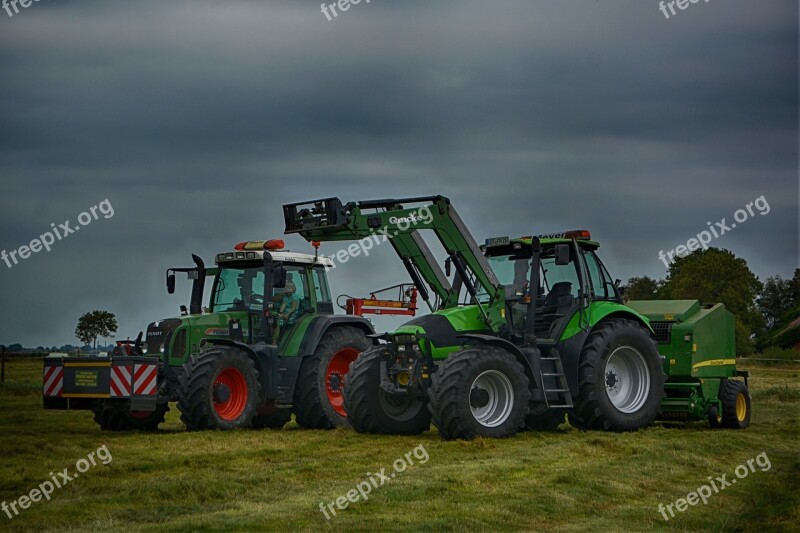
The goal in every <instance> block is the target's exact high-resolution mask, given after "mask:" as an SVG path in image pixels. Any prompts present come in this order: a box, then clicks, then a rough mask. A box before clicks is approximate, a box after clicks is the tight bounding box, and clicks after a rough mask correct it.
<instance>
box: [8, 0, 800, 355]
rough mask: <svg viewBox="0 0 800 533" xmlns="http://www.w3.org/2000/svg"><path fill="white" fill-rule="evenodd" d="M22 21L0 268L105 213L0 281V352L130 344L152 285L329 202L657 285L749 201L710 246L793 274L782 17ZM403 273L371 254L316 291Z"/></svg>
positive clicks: (751, 6)
mask: <svg viewBox="0 0 800 533" xmlns="http://www.w3.org/2000/svg"><path fill="white" fill-rule="evenodd" d="M19 9H20V11H19V13H17V14H13V9H12V14H13V16H12V17H9V16H7V14H6V12H5V11H0V74H1V75H2V91H1V92H0V121H2V128H0V176H1V177H2V181H0V228H2V232H1V233H0V250H5V251H6V252H10V251H12V250H16V249H17V248H18V247H19V246H21V245H26V244H28V243H30V241H31V240H32V239H34V238H36V237H38V236H39V235H41V234H42V233H44V232H45V231H47V230H49V229H50V228H51V223H54V224H55V225H56V226H58V225H59V224H62V223H64V221H66V220H69V221H70V226H75V225H76V224H77V217H78V215H79V214H80V213H81V212H83V211H86V210H88V209H89V208H91V207H92V206H94V205H98V204H99V203H100V202H101V201H103V200H105V199H108V201H109V202H108V203H109V204H110V205H111V206H112V207H113V210H114V211H113V212H114V214H113V216H111V217H110V218H104V215H103V214H102V213H101V212H100V211H99V210H96V211H95V212H96V213H97V214H98V215H99V216H98V219H97V220H94V221H92V222H91V223H90V224H88V225H86V226H83V227H81V229H80V231H78V232H76V233H73V234H71V235H68V236H66V237H64V238H63V239H62V240H60V241H57V242H55V243H54V244H53V245H52V247H51V251H49V252H47V251H44V250H43V251H40V252H39V253H36V254H33V255H31V256H30V257H29V258H27V259H24V260H21V261H20V262H19V264H16V265H14V264H13V262H11V264H12V267H11V268H9V267H8V266H7V265H6V264H5V263H4V262H0V295H2V305H1V306H0V309H2V310H1V311H0V343H7V344H8V343H14V342H20V343H23V344H24V345H28V346H34V347H35V346H37V345H52V344H57V345H60V344H63V343H77V341H76V340H75V338H74V335H73V331H74V328H75V324H76V321H77V319H78V317H79V316H80V315H81V314H82V313H84V312H86V311H89V310H92V309H104V310H108V311H111V312H113V313H115V314H116V315H117V317H118V319H119V323H120V330H119V337H124V336H127V335H130V336H132V337H133V336H135V335H136V334H137V333H138V331H140V330H142V329H144V328H145V326H146V324H147V323H148V322H150V321H152V320H155V319H158V318H166V317H168V316H174V315H176V314H177V312H178V306H179V305H180V304H181V303H187V302H186V300H187V299H188V293H189V287H188V285H187V284H186V281H185V280H183V279H181V280H179V287H178V293H177V294H176V295H174V296H168V295H167V294H166V291H165V289H164V271H165V269H166V268H167V267H170V266H189V265H190V264H191V261H190V254H191V253H197V254H199V255H201V256H203V257H205V258H207V259H208V260H209V261H210V260H211V259H212V258H213V255H214V254H215V253H216V252H220V251H224V250H227V249H230V248H231V247H232V246H233V245H234V244H235V243H236V242H239V241H242V240H248V239H263V238H271V237H278V236H280V235H281V234H282V231H283V219H282V214H281V209H280V206H281V204H283V203H286V202H293V201H302V200H309V199H313V198H322V197H326V196H339V197H341V198H342V199H343V200H345V201H350V200H363V199H370V198H381V197H398V196H417V195H428V194H443V195H446V196H449V197H451V198H452V200H453V203H454V205H455V206H456V207H457V208H458V210H459V212H460V213H461V215H462V217H463V218H464V219H465V221H466V222H467V224H468V225H469V227H470V228H471V230H472V231H473V233H474V234H475V236H476V238H477V239H478V240H483V239H484V238H486V237H489V236H497V235H509V234H510V235H523V234H530V233H532V232H536V233H547V232H553V231H559V230H565V229H572V228H588V229H590V230H591V231H592V233H593V235H594V236H595V238H596V239H598V240H599V241H600V242H601V243H602V248H601V252H602V257H603V258H604V260H605V262H606V265H607V266H608V268H609V270H610V271H611V273H612V275H613V276H615V277H619V278H622V279H627V278H628V277H630V276H636V275H645V274H646V275H650V276H653V277H659V278H661V277H664V275H665V273H666V268H665V266H664V264H663V263H662V262H661V261H660V260H659V258H658V252H659V250H665V251H667V250H670V249H673V248H675V247H676V246H677V245H679V244H681V243H684V244H685V243H686V241H687V240H688V239H689V238H691V237H692V236H694V235H696V234H697V233H699V232H700V231H702V230H704V229H706V228H707V222H712V223H713V222H716V221H720V220H721V219H723V218H726V219H727V222H726V224H727V225H730V223H731V222H732V220H733V216H734V212H735V211H736V210H737V209H740V208H744V207H745V206H746V204H748V203H749V202H753V201H754V200H755V199H756V198H758V197H761V196H764V198H765V201H766V203H768V205H769V212H768V213H767V214H765V215H761V214H760V213H759V211H758V210H757V209H755V210H754V215H753V216H752V217H750V216H748V220H746V221H745V222H743V223H741V224H737V227H736V228H733V229H731V230H730V231H729V232H728V233H726V234H725V235H723V236H721V237H720V238H719V239H715V240H714V242H713V245H714V246H718V247H722V248H726V249H729V250H731V251H733V252H734V253H735V254H736V255H737V256H739V257H743V258H744V259H746V260H747V262H748V264H749V266H750V267H751V268H752V269H753V271H754V272H755V273H756V274H757V275H758V276H759V277H761V279H762V280H763V279H765V278H766V277H767V276H769V275H773V274H780V275H782V276H783V277H789V276H791V273H792V271H793V269H794V268H796V267H797V266H798V264H800V258H799V257H798V29H797V28H798V3H797V1H796V0H760V1H758V2H755V1H753V0H725V1H719V0H716V1H713V2H708V3H705V2H700V3H697V4H690V5H689V7H688V9H686V10H685V11H678V12H677V13H676V15H671V14H670V18H669V19H667V18H666V17H665V15H664V14H663V13H662V12H661V11H660V10H659V8H658V2H657V1H655V0H625V1H623V0H617V1H612V0H602V1H592V0H537V1H531V0H519V1H501V0H493V1H488V0H483V1H472V0H458V1H425V2H422V1H409V0H404V1H402V2H390V1H389V0H372V2H371V3H369V4H367V3H366V2H363V1H362V2H361V3H360V4H358V5H353V6H351V8H350V9H349V10H348V11H347V12H344V13H340V15H339V16H338V17H336V18H334V19H333V20H331V21H328V20H327V18H326V16H325V15H324V14H323V13H322V12H321V10H320V1H319V0H317V1H297V0H292V1H289V0H286V1H258V2H256V1H226V2H210V1H197V0H193V1H191V2H189V1H186V0H183V1H182V0H172V1H170V2H144V1H130V0H128V1H124V2H123V1H82V2H78V1H67V0H58V1H54V2H48V1H45V0H42V1H41V2H35V3H33V4H31V5H30V7H28V8H21V7H20V8H19ZM762 205H763V204H762ZM107 212H109V211H108V210H107ZM287 242H288V244H289V247H290V248H292V249H293V250H298V251H306V250H310V247H309V246H308V245H307V244H306V243H305V241H303V240H302V239H301V238H299V237H296V236H292V237H289V238H288V239H287ZM338 249H339V245H336V244H327V245H325V246H324V247H323V250H324V251H327V252H328V253H335V251H337V250H338ZM406 278H407V276H406V275H405V272H404V270H403V268H402V266H401V265H400V264H399V262H398V261H396V260H395V257H394V255H393V252H392V250H391V248H390V247H389V246H388V245H386V246H384V247H383V248H382V249H380V250H377V252H376V253H375V254H373V255H371V256H370V257H369V258H364V257H359V258H357V259H354V260H353V261H352V262H350V263H348V264H347V265H346V266H345V267H342V268H337V269H336V270H335V271H334V272H333V273H332V276H331V283H332V285H333V286H334V292H335V293H336V294H338V293H341V292H346V293H350V294H354V295H356V294H361V295H366V294H367V293H368V292H369V291H371V290H374V289H377V288H380V287H382V286H387V285H391V284H393V283H399V282H402V281H406ZM394 323H395V324H397V323H398V322H397V321H395V322H394ZM381 325H383V323H382V324H381Z"/></svg>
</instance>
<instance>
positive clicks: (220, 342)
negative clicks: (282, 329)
mask: <svg viewBox="0 0 800 533" xmlns="http://www.w3.org/2000/svg"><path fill="white" fill-rule="evenodd" d="M206 342H207V343H208V344H211V345H214V346H225V347H227V348H231V349H233V350H237V351H240V352H242V353H244V354H246V355H247V357H249V358H250V359H251V360H252V361H253V364H255V366H256V370H258V376H259V377H258V379H259V385H261V387H260V391H259V400H260V402H259V403H261V404H264V403H267V402H268V401H273V400H276V403H281V402H280V400H281V399H282V398H279V392H280V387H279V381H280V372H279V369H280V358H279V357H278V347H277V346H275V345H272V344H265V343H263V342H261V343H258V344H254V345H249V344H245V343H243V342H238V341H234V340H230V339H213V338H209V339H206ZM288 403H291V397H290V398H289V402H288Z"/></svg>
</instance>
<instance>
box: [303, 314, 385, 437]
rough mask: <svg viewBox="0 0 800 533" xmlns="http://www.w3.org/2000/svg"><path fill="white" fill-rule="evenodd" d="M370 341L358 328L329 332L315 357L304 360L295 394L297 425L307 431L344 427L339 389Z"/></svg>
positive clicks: (336, 329)
mask: <svg viewBox="0 0 800 533" xmlns="http://www.w3.org/2000/svg"><path fill="white" fill-rule="evenodd" d="M371 347H372V341H370V340H369V339H368V338H367V336H366V335H365V334H364V332H363V331H361V330H360V329H358V328H353V327H349V326H346V327H336V328H332V329H330V330H328V332H327V333H325V336H324V337H323V338H322V341H320V343H319V346H317V349H316V350H315V351H314V354H313V355H311V356H308V357H306V358H305V359H303V362H302V363H301V365H300V372H299V373H298V376H297V385H295V391H294V414H295V418H296V420H297V423H298V424H299V425H300V426H302V427H304V428H308V429H332V428H334V427H347V426H348V425H349V423H348V420H347V411H346V410H345V408H344V398H343V396H342V389H343V387H344V383H345V376H346V375H347V371H348V369H349V368H350V365H351V364H352V363H353V361H355V360H356V359H357V358H358V355H359V354H360V353H361V352H363V351H364V350H368V349H369V348H371Z"/></svg>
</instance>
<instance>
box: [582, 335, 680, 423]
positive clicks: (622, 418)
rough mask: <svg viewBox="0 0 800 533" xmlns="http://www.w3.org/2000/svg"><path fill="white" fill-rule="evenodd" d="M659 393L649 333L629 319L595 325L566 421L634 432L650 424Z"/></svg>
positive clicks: (659, 374)
mask: <svg viewBox="0 0 800 533" xmlns="http://www.w3.org/2000/svg"><path fill="white" fill-rule="evenodd" d="M663 396H664V371H663V369H662V363H661V356H659V354H658V350H657V349H656V345H655V343H654V342H653V340H652V338H651V337H650V332H649V331H648V330H647V329H645V328H644V327H643V326H641V325H640V324H639V323H638V322H635V321H633V320H627V319H611V320H608V321H606V322H601V323H600V324H598V325H597V326H596V327H595V330H594V331H593V332H592V334H591V335H589V338H588V339H587V341H586V344H585V345H584V347H583V351H582V352H581V358H580V364H579V367H578V398H577V401H576V402H575V404H576V407H575V416H574V417H573V416H572V415H570V423H571V424H572V425H574V426H576V427H578V428H580V429H599V430H604V431H636V430H638V429H641V428H645V427H647V426H649V425H650V424H652V423H653V421H654V420H655V418H656V415H657V414H658V410H659V408H660V406H661V399H662V398H663Z"/></svg>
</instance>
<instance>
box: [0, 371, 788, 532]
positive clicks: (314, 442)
mask: <svg viewBox="0 0 800 533" xmlns="http://www.w3.org/2000/svg"><path fill="white" fill-rule="evenodd" d="M751 370H752V371H753V378H752V380H751V389H752V393H753V397H754V408H753V411H754V413H753V423H752V425H751V426H750V428H748V429H747V430H744V431H730V430H711V429H709V428H708V425H707V424H705V423H694V424H689V425H673V426H667V425H656V426H654V427H652V428H649V429H647V430H644V431H640V432H637V433H629V434H610V433H599V432H588V433H583V432H579V431H576V430H572V429H568V428H562V430H559V431H558V432H553V433H535V432H524V433H521V434H519V435H518V436H517V437H516V438H514V439H509V440H481V439H479V440H475V441H472V442H461V441H456V442H445V441H442V440H440V439H439V437H438V436H437V435H436V433H435V432H434V431H431V432H428V433H425V434H423V435H421V436H419V437H390V436H373V435H359V434H357V433H355V432H353V431H348V430H336V431H329V432H328V431H307V430H301V429H299V428H298V427H297V426H296V425H295V424H294V422H292V423H290V424H289V425H288V426H287V428H286V429H284V430H272V431H270V430H266V431H255V430H251V431H231V432H199V433H189V432H186V431H184V430H183V425H182V424H181V423H180V421H179V420H178V416H177V410H176V409H175V408H174V407H173V410H172V411H171V412H170V413H169V415H168V418H167V422H166V423H165V424H162V429H161V430H160V431H159V432H157V433H150V434H145V433H136V432H132V433H109V432H104V431H100V430H99V429H98V428H97V427H96V426H95V425H94V423H93V422H92V417H91V414H90V413H88V412H81V411H76V412H59V411H44V410H42V408H41V399H40V381H41V377H40V376H41V361H40V360H38V359H14V360H12V361H11V362H10V363H9V364H8V367H7V370H6V383H5V384H4V385H1V386H0V413H2V415H0V450H1V451H2V452H3V453H2V460H0V502H1V501H6V502H10V501H12V500H16V499H17V498H18V497H19V496H21V495H23V494H26V493H28V492H29V491H30V490H31V489H32V488H34V487H36V486H37V485H39V484H40V483H42V482H43V481H46V480H47V479H48V478H49V474H48V473H49V472H51V471H52V472H57V471H62V470H63V469H64V468H69V469H70V471H74V470H75V466H74V465H75V462H76V461H77V460H79V459H81V458H82V457H86V455H87V454H88V453H90V452H91V451H93V450H96V449H97V448H99V447H100V446H102V445H106V446H107V448H108V450H109V451H110V452H111V454H112V456H113V460H112V461H111V462H110V464H108V465H107V466H103V465H98V466H96V467H94V468H92V469H90V470H89V471H88V472H86V473H85V474H81V476H80V477H79V478H77V479H75V480H74V481H73V482H71V483H69V484H68V485H66V486H65V487H64V488H62V489H60V490H56V492H55V493H54V494H53V499H52V500H51V501H49V502H48V501H42V502H38V503H34V504H33V505H32V506H31V507H30V508H29V509H28V510H26V511H22V514H20V516H17V517H15V518H13V519H8V517H7V516H6V515H5V514H0V529H13V530H14V531H18V530H20V531H25V530H65V529H66V530H109V529H114V530H116V529H125V530H140V531H144V530H148V531H149V530H156V531H166V530H178V531H194V530H197V529H203V530H212V531H228V530H309V531H310V530H315V531H317V530H323V531H324V530H327V529H330V530H331V531H338V530H345V531H349V530H381V531H384V530H407V531H418V530H445V531H463V530H490V531H495V530H547V531H600V530H610V531H629V530H633V531H646V530H651V529H660V530H667V529H669V530H677V531H746V530H747V531H749V530H756V529H758V530H760V531H773V530H779V531H780V530H785V531H794V530H796V525H797V523H798V520H800V503H799V502H798V498H799V496H798V493H799V492H800V491H798V488H800V483H798V479H800V449H799V447H798V442H799V440H798V436H800V435H798V433H799V431H798V415H800V409H798V407H800V398H799V397H798V395H799V394H800V392H798V391H800V377H799V376H800V368H799V367H789V368H785V367H784V368H776V367H752V368H751ZM419 444H423V445H424V447H425V449H426V450H427V452H428V454H429V457H430V459H429V460H428V461H427V462H426V463H425V464H417V465H414V466H411V467H409V469H408V470H407V471H406V472H404V473H403V474H400V475H398V476H397V478H395V479H394V480H392V481H391V482H390V483H387V484H386V485H384V486H382V487H379V488H378V489H375V490H374V491H373V492H372V494H371V495H370V498H369V500H368V501H359V502H358V503H354V504H350V506H349V507H348V508H347V509H346V510H344V511H338V514H337V516H336V517H334V518H332V519H331V520H330V521H326V520H325V517H324V516H323V514H322V513H321V512H320V510H319V504H320V502H322V501H325V502H329V501H332V500H335V499H336V498H337V497H339V496H343V495H344V494H346V492H347V491H348V490H350V489H352V488H354V487H355V486H356V484H357V483H359V482H361V481H363V480H364V479H365V478H366V474H367V472H377V471H379V470H380V469H381V468H382V467H385V468H386V469H387V472H388V471H391V470H392V463H393V462H394V461H395V459H398V458H401V457H402V456H403V455H405V454H406V453H407V452H409V451H411V450H412V449H414V448H415V447H416V446H417V445H419ZM761 452H766V453H767V455H768V456H769V459H770V461H771V465H772V467H771V469H770V470H768V471H766V472H762V471H761V470H760V469H757V470H756V471H755V472H753V473H751V474H750V475H749V476H748V477H746V478H744V479H741V480H739V481H738V483H737V484H736V485H733V486H732V487H729V488H727V489H726V490H724V491H723V492H720V493H719V494H715V495H713V496H712V497H711V498H710V500H709V503H708V504H707V505H703V504H702V503H700V504H698V505H697V506H694V507H689V509H688V510H686V511H685V512H683V513H679V514H678V515H677V516H676V517H675V518H673V519H671V520H670V521H669V522H665V521H664V519H663V518H662V517H661V515H660V514H659V513H658V510H657V507H658V504H659V503H663V504H665V505H666V504H668V503H672V502H674V501H675V500H677V499H678V498H683V497H685V496H686V494H687V493H688V492H690V491H692V490H694V489H695V488H697V487H699V486H700V485H702V484H704V483H706V482H707V481H706V480H707V477H708V476H715V477H716V476H721V475H722V474H727V475H728V478H729V479H730V478H732V477H734V476H733V471H734V469H735V468H736V467H737V466H738V465H740V464H743V463H745V462H746V461H747V460H748V459H751V458H754V457H755V456H756V455H758V454H760V453H761Z"/></svg>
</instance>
